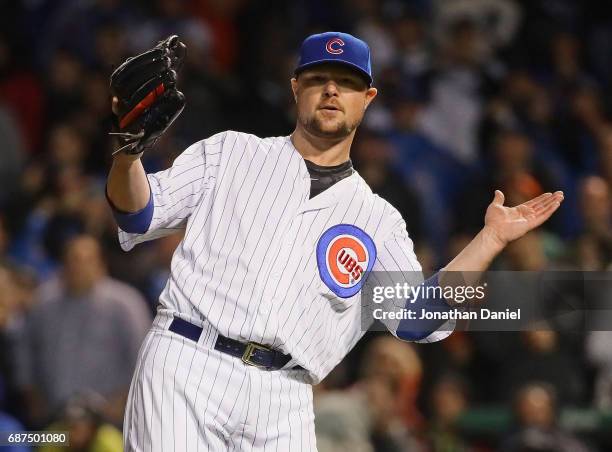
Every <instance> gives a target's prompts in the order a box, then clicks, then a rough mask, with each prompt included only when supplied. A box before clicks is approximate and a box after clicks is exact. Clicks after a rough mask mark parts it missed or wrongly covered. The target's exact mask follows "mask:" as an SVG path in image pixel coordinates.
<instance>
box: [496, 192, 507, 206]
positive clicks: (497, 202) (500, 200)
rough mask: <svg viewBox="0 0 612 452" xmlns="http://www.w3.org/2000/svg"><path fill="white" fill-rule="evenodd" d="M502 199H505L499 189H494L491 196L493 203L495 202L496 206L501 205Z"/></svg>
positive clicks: (502, 203)
mask: <svg viewBox="0 0 612 452" xmlns="http://www.w3.org/2000/svg"><path fill="white" fill-rule="evenodd" d="M504 199H506V197H505V196H504V194H503V193H502V192H501V191H500V190H495V196H494V197H493V204H496V205H498V206H503V205H504Z"/></svg>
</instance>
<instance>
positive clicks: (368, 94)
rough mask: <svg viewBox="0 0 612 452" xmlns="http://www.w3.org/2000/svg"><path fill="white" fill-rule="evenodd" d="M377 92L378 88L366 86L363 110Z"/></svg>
mask: <svg viewBox="0 0 612 452" xmlns="http://www.w3.org/2000/svg"><path fill="white" fill-rule="evenodd" d="M377 94H378V90H377V89H376V88H368V90H367V91H366V98H365V104H364V106H363V109H364V110H366V109H367V108H368V106H369V105H370V102H372V101H373V100H374V98H375V97H376V95H377Z"/></svg>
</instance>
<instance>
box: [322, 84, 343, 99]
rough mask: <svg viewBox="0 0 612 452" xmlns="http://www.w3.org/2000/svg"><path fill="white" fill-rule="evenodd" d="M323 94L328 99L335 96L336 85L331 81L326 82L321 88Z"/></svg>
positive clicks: (336, 92)
mask: <svg viewBox="0 0 612 452" xmlns="http://www.w3.org/2000/svg"><path fill="white" fill-rule="evenodd" d="M323 94H325V95H326V96H328V97H332V96H337V95H338V94H339V91H338V85H336V82H334V81H333V80H328V81H327V83H326V84H325V85H324V86H323Z"/></svg>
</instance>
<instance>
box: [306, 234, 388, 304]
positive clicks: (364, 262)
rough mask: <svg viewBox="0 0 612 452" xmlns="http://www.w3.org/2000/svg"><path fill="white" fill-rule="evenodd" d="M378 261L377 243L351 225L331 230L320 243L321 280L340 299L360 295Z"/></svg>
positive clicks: (318, 257)
mask: <svg viewBox="0 0 612 452" xmlns="http://www.w3.org/2000/svg"><path fill="white" fill-rule="evenodd" d="M375 260H376V246H375V245H374V241H373V240H372V239H371V238H370V236H369V235H368V234H366V233H365V232H364V231H363V230H361V229H359V228H358V227H357V226H353V225H352V224H338V225H336V226H332V227H331V228H329V229H328V230H327V231H325V232H324V233H323V235H322V236H321V238H320V239H319V243H317V265H318V267H319V275H320V276H321V280H322V281H323V282H324V283H325V285H326V286H327V287H329V288H330V289H331V290H332V292H334V293H335V294H336V295H338V296H339V297H341V298H349V297H352V296H353V295H355V294H356V293H357V292H359V290H360V289H361V287H362V286H363V282H364V281H365V276H366V275H367V274H368V273H369V272H370V271H371V270H372V267H373V266H374V261H375Z"/></svg>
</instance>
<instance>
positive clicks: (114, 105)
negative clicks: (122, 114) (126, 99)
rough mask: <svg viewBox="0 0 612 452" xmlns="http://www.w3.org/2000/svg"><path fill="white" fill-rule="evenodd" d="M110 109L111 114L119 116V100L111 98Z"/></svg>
mask: <svg viewBox="0 0 612 452" xmlns="http://www.w3.org/2000/svg"><path fill="white" fill-rule="evenodd" d="M112 109H113V113H115V114H116V115H118V114H119V99H118V98H117V96H113V102H112Z"/></svg>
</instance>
